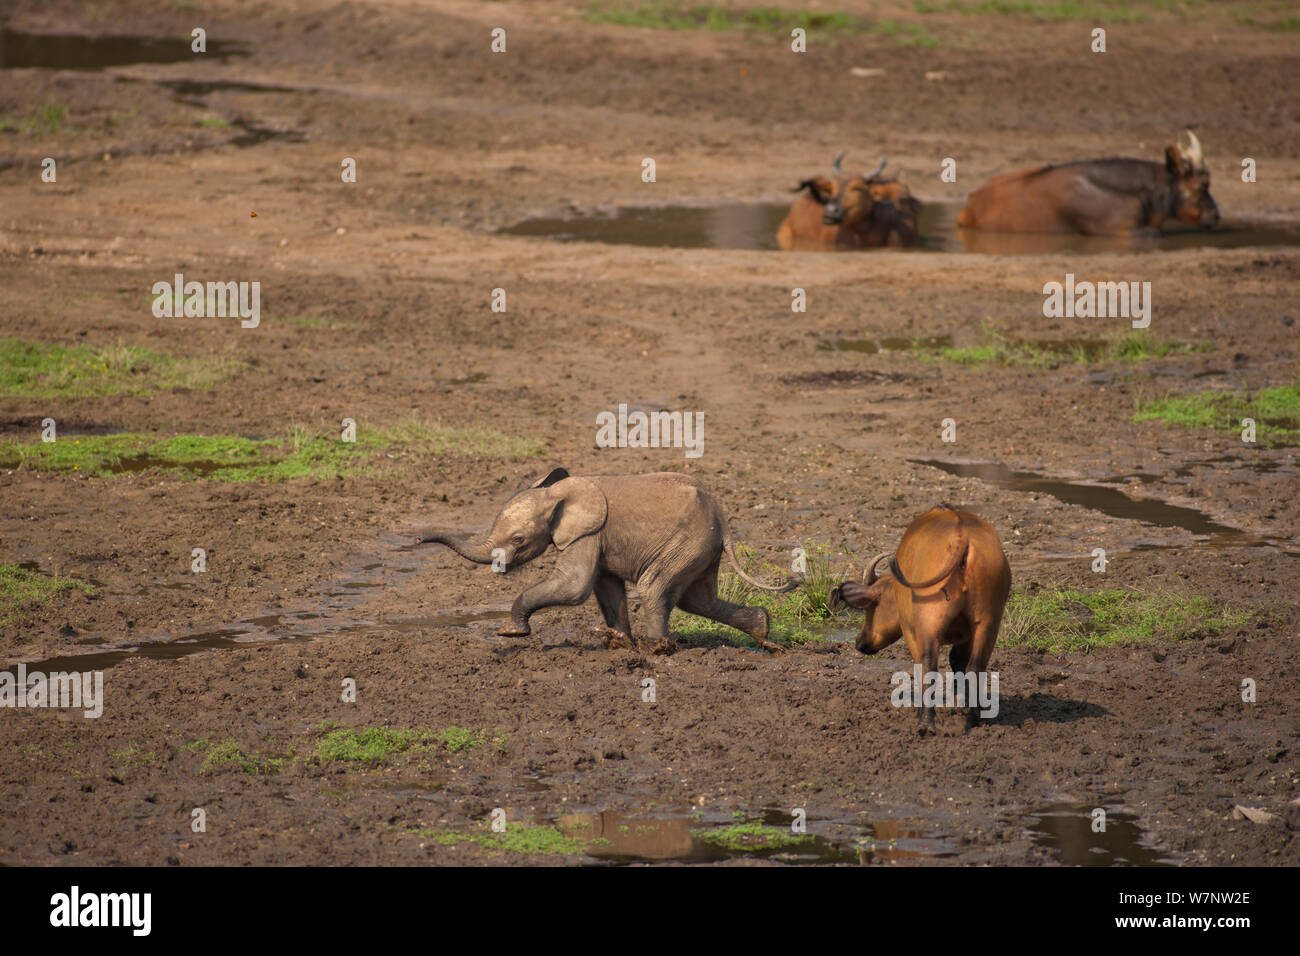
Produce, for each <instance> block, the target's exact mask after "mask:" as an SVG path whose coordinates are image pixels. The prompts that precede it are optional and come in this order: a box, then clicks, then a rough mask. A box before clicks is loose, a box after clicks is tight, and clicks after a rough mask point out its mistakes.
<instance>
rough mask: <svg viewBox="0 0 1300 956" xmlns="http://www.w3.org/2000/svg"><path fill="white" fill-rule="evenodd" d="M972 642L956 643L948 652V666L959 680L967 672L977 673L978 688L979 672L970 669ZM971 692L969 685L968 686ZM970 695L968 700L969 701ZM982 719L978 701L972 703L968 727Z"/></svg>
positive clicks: (967, 709)
mask: <svg viewBox="0 0 1300 956" xmlns="http://www.w3.org/2000/svg"><path fill="white" fill-rule="evenodd" d="M970 652H971V646H970V644H954V645H953V646H952V650H951V651H949V652H948V666H949V667H951V668H952V672H953V674H955V675H957V678H958V679H959V680H961V679H963V677H964V675H965V674H968V673H975V680H976V685H975V686H976V689H977V690H978V687H979V683H978V681H979V674H978V673H977V672H974V671H970V670H968V667H969V665H970V657H971V653H970ZM967 691H968V693H969V685H968V687H967ZM969 699H970V698H969V697H968V698H967V701H969ZM979 721H980V708H979V704H978V703H974V704H970V706H968V707H967V708H966V729H967V730H970V729H971V728H972V727H974V726H976V725H977V724H978V723H979Z"/></svg>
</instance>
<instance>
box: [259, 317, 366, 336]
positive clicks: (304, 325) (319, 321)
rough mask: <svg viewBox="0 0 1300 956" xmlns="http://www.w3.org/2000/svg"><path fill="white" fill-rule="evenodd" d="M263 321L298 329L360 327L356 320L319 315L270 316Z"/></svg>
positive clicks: (343, 329)
mask: <svg viewBox="0 0 1300 956" xmlns="http://www.w3.org/2000/svg"><path fill="white" fill-rule="evenodd" d="M263 321H268V322H269V323H270V324H272V325H275V324H277V323H279V322H283V323H284V324H285V325H296V326H298V328H300V329H326V330H328V331H330V332H339V331H356V330H357V329H359V328H361V325H360V323H357V322H348V321H345V320H343V319H327V318H324V317H323V316H319V315H300V316H293V317H290V318H285V319H280V318H276V317H270V318H269V319H264V320H263Z"/></svg>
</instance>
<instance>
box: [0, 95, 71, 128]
mask: <svg viewBox="0 0 1300 956" xmlns="http://www.w3.org/2000/svg"><path fill="white" fill-rule="evenodd" d="M67 116H68V111H67V110H66V109H64V108H63V107H62V106H61V105H59V104H58V103H56V102H55V101H54V100H46V101H45V102H44V103H42V104H41V105H40V106H39V107H38V108H37V110H36V112H35V113H34V114H32V115H30V116H23V117H19V118H17V119H5V120H0V132H4V133H28V132H34V133H50V134H56V133H58V132H59V130H60V129H61V128H62V127H63V121H64V120H65V119H67Z"/></svg>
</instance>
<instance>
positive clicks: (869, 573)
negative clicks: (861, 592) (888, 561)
mask: <svg viewBox="0 0 1300 956" xmlns="http://www.w3.org/2000/svg"><path fill="white" fill-rule="evenodd" d="M887 557H889V552H888V551H882V552H881V553H880V554H878V555H876V556H875V557H874V558H872V559H871V560H870V561H869V562H867V568H866V570H865V571H864V572H863V578H862V583H863V584H865V585H866V586H867V587H871V585H873V584H875V583H876V578H877V577H878V575H877V574H876V565H878V564H879V563H880V562H881V561H883V560H885V558H887Z"/></svg>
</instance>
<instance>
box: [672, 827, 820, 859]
mask: <svg viewBox="0 0 1300 956" xmlns="http://www.w3.org/2000/svg"><path fill="white" fill-rule="evenodd" d="M691 835H692V836H694V837H695V838H696V839H698V840H700V841H702V842H704V843H708V844H711V845H712V846H716V847H718V848H720V849H723V850H726V851H728V852H729V853H756V852H765V851H769V850H783V849H786V848H789V847H796V846H802V845H804V844H808V843H813V842H815V840H816V838H815V837H812V836H809V835H808V834H806V833H791V832H790V831H789V830H788V829H783V828H781V827H772V826H767V825H766V824H763V823H737V824H734V825H732V826H729V827H717V828H713V829H708V830H692V831H691Z"/></svg>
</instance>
